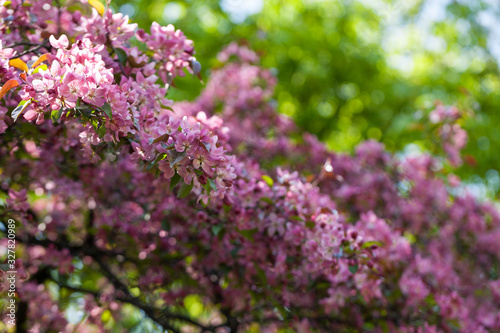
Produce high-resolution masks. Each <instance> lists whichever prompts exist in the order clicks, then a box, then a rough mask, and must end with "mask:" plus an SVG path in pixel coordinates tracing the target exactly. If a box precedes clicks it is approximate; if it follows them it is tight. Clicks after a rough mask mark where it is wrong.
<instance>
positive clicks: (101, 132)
mask: <svg viewBox="0 0 500 333" xmlns="http://www.w3.org/2000/svg"><path fill="white" fill-rule="evenodd" d="M105 134H106V127H105V126H104V124H102V125H101V127H99V129H98V130H97V135H99V137H100V138H103V137H104V135H105Z"/></svg>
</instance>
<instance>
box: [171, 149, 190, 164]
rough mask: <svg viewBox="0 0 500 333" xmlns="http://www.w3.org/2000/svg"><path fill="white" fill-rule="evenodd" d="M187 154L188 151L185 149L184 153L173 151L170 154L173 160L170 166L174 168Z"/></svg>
mask: <svg viewBox="0 0 500 333" xmlns="http://www.w3.org/2000/svg"><path fill="white" fill-rule="evenodd" d="M186 156H187V151H183V152H182V153H178V152H177V151H172V153H171V154H170V158H171V162H170V167H171V168H173V167H174V166H175V165H176V164H177V163H179V162H180V161H182V160H183V159H184V158H185V157H186Z"/></svg>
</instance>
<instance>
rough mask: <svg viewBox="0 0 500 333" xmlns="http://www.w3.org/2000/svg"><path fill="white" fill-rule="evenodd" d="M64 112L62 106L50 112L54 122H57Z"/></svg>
mask: <svg viewBox="0 0 500 333" xmlns="http://www.w3.org/2000/svg"><path fill="white" fill-rule="evenodd" d="M62 113H63V109H62V108H60V109H59V110H52V112H51V113H50V118H52V121H53V122H54V124H55V123H57V122H58V121H59V119H61V116H62Z"/></svg>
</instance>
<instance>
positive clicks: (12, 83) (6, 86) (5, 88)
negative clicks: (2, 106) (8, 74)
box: [0, 64, 27, 99]
mask: <svg viewBox="0 0 500 333" xmlns="http://www.w3.org/2000/svg"><path fill="white" fill-rule="evenodd" d="M25 65H26V64H25ZM26 68H27V67H26ZM18 85H19V83H17V81H16V80H14V79H11V80H9V81H7V83H5V84H4V85H3V87H2V90H0V99H2V98H3V97H4V96H5V94H6V93H7V91H9V90H11V89H12V88H14V87H17V86H18Z"/></svg>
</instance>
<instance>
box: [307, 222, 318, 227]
mask: <svg viewBox="0 0 500 333" xmlns="http://www.w3.org/2000/svg"><path fill="white" fill-rule="evenodd" d="M315 226H316V223H314V222H313V221H307V222H306V228H308V229H314V227H315Z"/></svg>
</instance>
